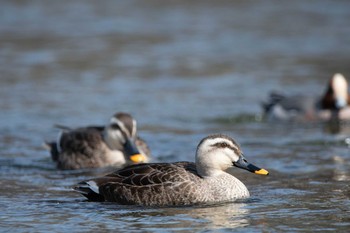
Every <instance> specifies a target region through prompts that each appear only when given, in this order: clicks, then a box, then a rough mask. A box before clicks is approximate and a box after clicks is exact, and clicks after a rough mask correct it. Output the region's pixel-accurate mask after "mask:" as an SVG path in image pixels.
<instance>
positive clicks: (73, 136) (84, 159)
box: [46, 112, 150, 169]
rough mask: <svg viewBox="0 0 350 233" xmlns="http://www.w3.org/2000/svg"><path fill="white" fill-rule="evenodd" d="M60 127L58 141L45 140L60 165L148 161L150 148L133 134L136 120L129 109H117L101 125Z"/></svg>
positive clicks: (81, 166) (78, 167) (87, 165)
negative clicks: (127, 110) (74, 127)
mask: <svg viewBox="0 0 350 233" xmlns="http://www.w3.org/2000/svg"><path fill="white" fill-rule="evenodd" d="M58 127H59V128H61V129H62V130H63V131H62V132H61V133H60V134H59V136H58V139H57V142H47V143H46V145H47V146H48V147H49V149H50V152H51V157H52V159H53V161H55V162H56V163H57V168H59V169H81V168H97V167H105V166H122V165H124V164H126V163H140V162H147V161H148V158H149V156H150V151H149V148H148V146H147V144H146V143H145V142H144V141H143V140H142V139H140V138H139V137H138V136H137V135H136V121H135V119H133V118H132V116H131V115H130V114H128V113H123V112H120V113H116V114H114V115H113V116H112V117H111V118H110V121H109V122H108V124H107V125H106V126H105V127H104V126H88V127H81V128H77V129H70V128H68V127H64V126H58Z"/></svg>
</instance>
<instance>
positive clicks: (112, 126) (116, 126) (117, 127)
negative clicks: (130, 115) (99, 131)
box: [111, 124, 120, 129]
mask: <svg viewBox="0 0 350 233" xmlns="http://www.w3.org/2000/svg"><path fill="white" fill-rule="evenodd" d="M111 128H112V129H120V127H119V125H118V124H111Z"/></svg>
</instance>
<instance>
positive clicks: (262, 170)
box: [254, 168, 269, 176]
mask: <svg viewBox="0 0 350 233" xmlns="http://www.w3.org/2000/svg"><path fill="white" fill-rule="evenodd" d="M254 173H255V174H258V175H265V176H267V175H268V174H269V172H268V171H267V170H265V169H263V168H261V169H260V170H257V171H255V172H254Z"/></svg>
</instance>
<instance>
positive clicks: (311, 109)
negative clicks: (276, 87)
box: [263, 73, 350, 121]
mask: <svg viewBox="0 0 350 233" xmlns="http://www.w3.org/2000/svg"><path fill="white" fill-rule="evenodd" d="M263 109H264V114H265V116H267V118H269V119H278V120H297V121H305V120H306V121H308V120H321V121H327V120H331V119H339V120H350V95H349V93H348V83H347V81H346V79H345V77H344V76H343V75H342V74H339V73H338V74H335V75H334V76H333V77H332V78H331V79H330V81H329V84H328V86H327V89H326V92H325V94H324V95H323V96H322V97H321V98H313V97H311V96H301V95H294V96H285V95H284V94H281V93H276V92H274V93H271V94H270V96H269V100H268V101H267V102H266V103H263Z"/></svg>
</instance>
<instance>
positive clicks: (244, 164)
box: [234, 156, 269, 176]
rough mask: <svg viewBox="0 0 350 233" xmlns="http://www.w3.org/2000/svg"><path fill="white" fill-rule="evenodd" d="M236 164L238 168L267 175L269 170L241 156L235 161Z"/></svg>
mask: <svg viewBox="0 0 350 233" xmlns="http://www.w3.org/2000/svg"><path fill="white" fill-rule="evenodd" d="M234 166H236V167H238V168H242V169H245V170H247V171H250V172H253V173H255V174H258V175H265V176H267V175H268V174H269V172H268V171H267V170H265V169H263V168H259V167H257V166H255V165H253V164H251V163H248V162H247V160H246V159H245V158H244V157H243V156H241V157H240V158H239V160H238V161H237V162H235V163H234Z"/></svg>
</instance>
